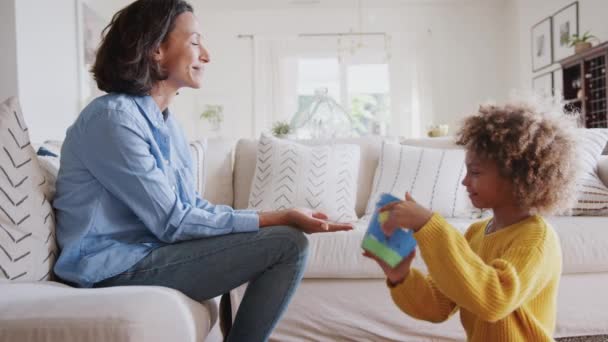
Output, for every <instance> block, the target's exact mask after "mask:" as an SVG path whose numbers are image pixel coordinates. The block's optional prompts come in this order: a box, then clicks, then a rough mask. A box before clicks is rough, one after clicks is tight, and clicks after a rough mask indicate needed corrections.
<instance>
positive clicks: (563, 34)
mask: <svg viewBox="0 0 608 342" xmlns="http://www.w3.org/2000/svg"><path fill="white" fill-rule="evenodd" d="M573 34H579V27H578V1H575V2H573V3H571V4H570V5H568V6H566V7H564V8H562V9H560V10H559V11H557V13H555V14H554V15H553V57H554V59H555V60H556V61H558V60H561V59H564V58H566V57H568V56H571V55H572V54H573V53H574V48H572V47H570V44H569V41H570V37H572V35H573Z"/></svg>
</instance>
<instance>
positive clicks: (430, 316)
mask: <svg viewBox="0 0 608 342" xmlns="http://www.w3.org/2000/svg"><path fill="white" fill-rule="evenodd" d="M387 285H388V287H389V288H390V291H391V297H392V298H393V301H394V302H395V304H397V306H398V307H399V308H400V309H401V311H403V312H405V313H406V314H408V315H410V316H412V317H414V318H416V319H421V320H425V321H429V322H433V323H439V322H443V321H445V320H447V319H448V318H450V316H452V315H453V314H454V313H455V312H456V311H457V310H458V308H457V307H456V304H455V303H454V302H453V301H452V300H450V299H449V298H448V297H447V296H446V295H444V294H443V293H441V291H440V290H439V289H438V288H437V285H436V284H435V282H434V281H433V279H432V278H431V277H430V276H424V275H423V274H422V273H421V272H420V271H418V270H417V269H415V268H413V269H411V270H410V273H409V275H408V276H407V278H405V280H404V281H403V282H402V283H400V284H397V285H395V286H391V284H390V283H387Z"/></svg>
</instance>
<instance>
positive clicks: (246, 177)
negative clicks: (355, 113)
mask: <svg viewBox="0 0 608 342" xmlns="http://www.w3.org/2000/svg"><path fill="white" fill-rule="evenodd" d="M383 139H384V138H382V137H377V136H370V137H363V138H341V139H327V140H322V139H320V140H298V142H299V143H301V144H304V145H309V146H317V145H327V144H332V143H333V144H356V145H358V146H359V148H360V156H361V158H360V164H359V180H358V184H357V189H358V191H357V202H356V205H355V210H356V212H357V216H358V217H361V216H363V215H364V214H365V207H366V206H367V201H368V199H369V195H370V192H371V188H372V181H373V178H374V173H375V172H376V166H377V165H378V157H379V154H380V147H381V145H382V141H383ZM257 146H258V141H257V140H254V139H241V140H239V142H238V143H237V146H236V152H235V158H234V207H235V208H236V209H245V208H247V205H248V201H249V191H250V190H251V184H252V182H253V173H254V170H255V164H256V151H257Z"/></svg>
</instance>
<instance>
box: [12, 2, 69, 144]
mask: <svg viewBox="0 0 608 342" xmlns="http://www.w3.org/2000/svg"><path fill="white" fill-rule="evenodd" d="M15 12H16V16H15V17H16V42H17V61H18V63H17V64H18V67H17V74H18V79H19V82H18V83H19V99H20V102H21V106H22V110H23V113H24V116H25V119H26V122H27V124H28V126H29V131H30V138H31V140H32V141H34V142H42V141H44V140H46V139H63V137H64V136H65V131H66V129H67V127H68V126H69V125H70V124H71V123H72V122H73V121H74V119H75V117H76V114H77V112H78V109H79V108H78V97H79V95H78V77H77V76H78V68H77V65H78V64H77V48H76V46H77V45H76V7H75V1H74V0H53V1H41V0H18V1H15Z"/></svg>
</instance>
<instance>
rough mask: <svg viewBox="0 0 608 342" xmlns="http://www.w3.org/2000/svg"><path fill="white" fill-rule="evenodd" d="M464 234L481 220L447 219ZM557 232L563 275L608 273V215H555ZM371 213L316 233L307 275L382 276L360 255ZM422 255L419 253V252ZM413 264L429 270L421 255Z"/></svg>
mask: <svg viewBox="0 0 608 342" xmlns="http://www.w3.org/2000/svg"><path fill="white" fill-rule="evenodd" d="M447 220H448V222H449V223H450V224H451V225H453V226H454V227H455V228H456V229H458V230H459V231H460V232H461V233H463V234H464V232H465V231H466V230H467V229H468V228H469V226H470V225H471V224H472V223H473V222H475V221H478V220H476V219H466V218H448V219H447ZM547 221H548V222H550V223H551V224H552V225H553V227H554V228H555V231H556V232H557V234H558V236H559V238H560V243H561V248H562V255H563V269H562V273H563V274H578V273H600V272H608V229H606V226H607V225H608V218H606V217H572V216H554V217H549V218H547ZM368 222H369V216H365V217H363V218H361V219H360V220H358V221H357V222H355V224H354V229H353V230H352V231H348V232H336V233H332V234H313V235H310V236H309V237H308V240H309V241H310V254H309V256H308V265H307V267H306V271H305V274H304V277H305V278H383V277H384V274H383V273H382V270H381V269H380V268H379V267H378V265H377V264H376V263H375V262H373V261H371V260H369V259H368V258H365V257H363V256H362V255H361V253H362V250H361V241H362V239H363V236H364V235H365V231H366V229H367V225H368ZM418 255H420V254H418ZM413 267H416V268H418V269H420V270H422V271H426V265H425V264H424V262H423V261H422V258H421V257H420V256H418V257H416V258H415V259H414V262H413Z"/></svg>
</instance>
